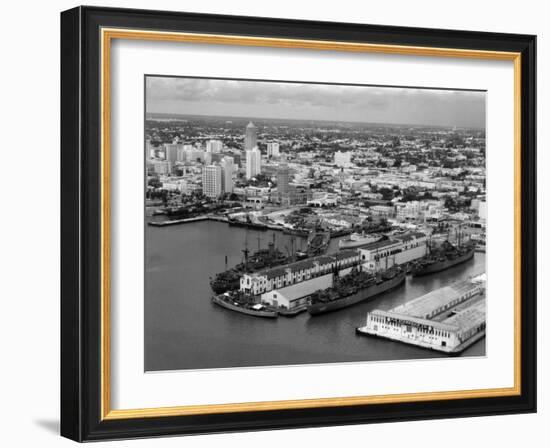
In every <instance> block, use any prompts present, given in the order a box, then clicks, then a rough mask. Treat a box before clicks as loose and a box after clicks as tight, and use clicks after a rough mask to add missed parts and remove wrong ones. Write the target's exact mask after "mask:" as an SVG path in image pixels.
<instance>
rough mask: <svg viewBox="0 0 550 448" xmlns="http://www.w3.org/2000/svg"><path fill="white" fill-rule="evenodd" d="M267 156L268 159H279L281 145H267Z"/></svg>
mask: <svg viewBox="0 0 550 448" xmlns="http://www.w3.org/2000/svg"><path fill="white" fill-rule="evenodd" d="M267 156H268V157H279V143H277V142H268V143H267Z"/></svg>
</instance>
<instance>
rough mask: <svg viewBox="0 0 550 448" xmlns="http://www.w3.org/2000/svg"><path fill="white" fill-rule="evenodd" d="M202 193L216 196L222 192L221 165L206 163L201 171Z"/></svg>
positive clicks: (212, 196) (210, 196)
mask: <svg viewBox="0 0 550 448" xmlns="http://www.w3.org/2000/svg"><path fill="white" fill-rule="evenodd" d="M202 193H203V194H204V195H205V196H208V197H209V198H218V197H219V196H221V194H222V167H221V166H220V165H206V166H205V167H204V168H203V171H202Z"/></svg>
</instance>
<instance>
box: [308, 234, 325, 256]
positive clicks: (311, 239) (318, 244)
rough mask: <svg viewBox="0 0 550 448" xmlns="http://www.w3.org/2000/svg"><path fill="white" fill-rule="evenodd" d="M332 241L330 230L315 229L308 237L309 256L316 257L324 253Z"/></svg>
mask: <svg viewBox="0 0 550 448" xmlns="http://www.w3.org/2000/svg"><path fill="white" fill-rule="evenodd" d="M329 243H330V232H329V231H327V230H322V229H315V230H312V231H311V232H310V233H309V236H308V239H307V250H306V253H307V256H308V257H314V256H316V255H321V254H323V253H324V252H325V251H326V250H327V249H328V245H329Z"/></svg>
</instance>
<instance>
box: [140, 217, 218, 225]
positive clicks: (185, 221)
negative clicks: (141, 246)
mask: <svg viewBox="0 0 550 448" xmlns="http://www.w3.org/2000/svg"><path fill="white" fill-rule="evenodd" d="M200 221H220V222H227V218H225V217H223V216H215V215H201V216H195V217H193V218H184V219H172V220H166V221H149V222H148V224H149V225H150V226H153V227H167V226H174V225H177V224H188V223H192V222H200Z"/></svg>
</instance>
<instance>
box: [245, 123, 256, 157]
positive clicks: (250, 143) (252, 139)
mask: <svg viewBox="0 0 550 448" xmlns="http://www.w3.org/2000/svg"><path fill="white" fill-rule="evenodd" d="M257 142H258V129H257V128H256V126H254V123H252V122H250V123H248V125H247V126H246V131H245V134H244V150H245V151H250V150H251V149H252V148H254V147H255V146H256V144H257Z"/></svg>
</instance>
